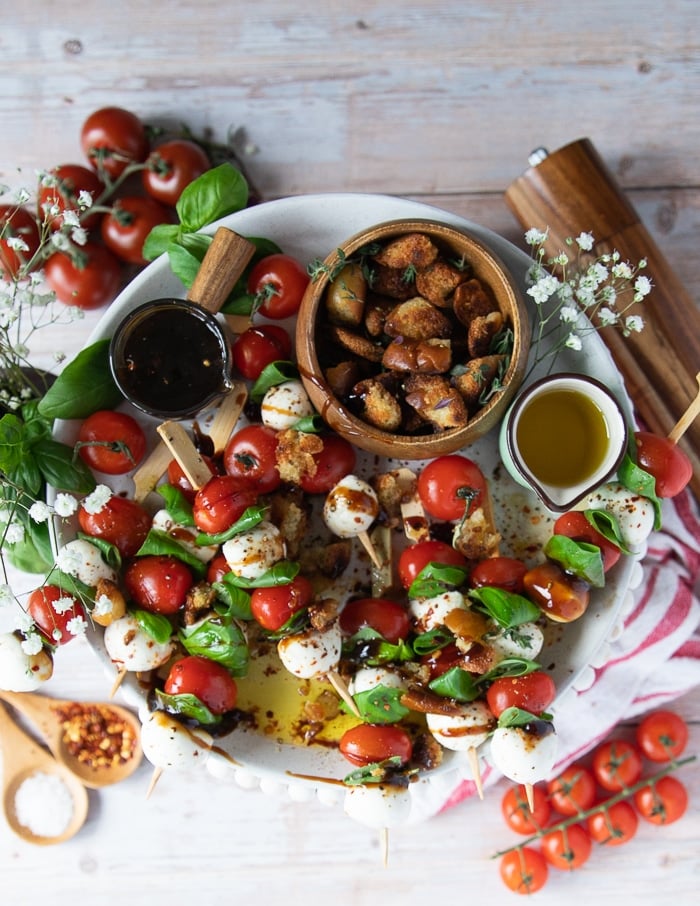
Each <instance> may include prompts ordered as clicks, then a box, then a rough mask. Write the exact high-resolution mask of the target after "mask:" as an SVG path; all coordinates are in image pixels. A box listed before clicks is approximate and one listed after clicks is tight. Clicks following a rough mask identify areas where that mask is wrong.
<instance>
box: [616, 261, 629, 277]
mask: <svg viewBox="0 0 700 906" xmlns="http://www.w3.org/2000/svg"><path fill="white" fill-rule="evenodd" d="M612 275H613V277H616V278H617V279H619V280H631V279H632V268H631V267H630V266H629V264H628V263H627V262H626V261H620V262H619V263H618V264H614V265H613V268H612Z"/></svg>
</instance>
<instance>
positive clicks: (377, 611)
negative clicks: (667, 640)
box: [338, 598, 411, 645]
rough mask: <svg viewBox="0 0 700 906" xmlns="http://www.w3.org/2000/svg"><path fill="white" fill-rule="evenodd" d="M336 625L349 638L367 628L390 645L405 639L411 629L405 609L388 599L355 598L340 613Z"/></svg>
mask: <svg viewBox="0 0 700 906" xmlns="http://www.w3.org/2000/svg"><path fill="white" fill-rule="evenodd" d="M338 624H339V626H340V628H341V630H342V631H343V632H344V633H345V634H346V635H349V636H352V635H355V633H356V632H359V630H360V629H363V628H364V627H365V626H369V627H370V628H371V629H374V631H375V632H378V633H379V635H380V636H381V637H382V638H383V639H386V641H387V642H391V643H392V645H395V644H397V642H399V641H401V640H402V639H405V638H406V637H407V636H408V633H409V632H410V629H411V621H410V619H409V616H408V614H407V613H406V609H405V608H404V607H403V606H402V605H401V604H399V602H398V601H393V600H391V599H390V598H355V599H353V600H351V601H348V602H347V604H346V605H345V607H343V609H342V610H341V612H340V617H339V619H338Z"/></svg>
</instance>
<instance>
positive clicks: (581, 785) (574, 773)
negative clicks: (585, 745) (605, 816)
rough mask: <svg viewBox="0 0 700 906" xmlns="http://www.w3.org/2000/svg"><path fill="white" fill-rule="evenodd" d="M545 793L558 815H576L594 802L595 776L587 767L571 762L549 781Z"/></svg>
mask: <svg viewBox="0 0 700 906" xmlns="http://www.w3.org/2000/svg"><path fill="white" fill-rule="evenodd" d="M547 793H548V795H549V800H550V802H551V803H552V806H553V807H554V808H555V809H556V810H557V811H558V812H559V814H560V815H578V814H579V813H580V812H585V811H586V809H589V808H590V807H591V806H592V805H593V803H594V802H595V797H596V786H595V778H594V777H593V774H591V772H590V771H589V770H588V769H587V768H584V767H582V766H581V765H578V764H572V765H569V767H568V768H564V770H563V771H562V772H561V774H559V776H557V777H555V778H554V780H550V781H549V783H548V784H547Z"/></svg>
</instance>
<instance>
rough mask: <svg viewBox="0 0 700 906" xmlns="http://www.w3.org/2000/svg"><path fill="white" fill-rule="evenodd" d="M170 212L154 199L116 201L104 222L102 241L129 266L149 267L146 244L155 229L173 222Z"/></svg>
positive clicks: (101, 228)
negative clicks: (144, 245) (145, 253)
mask: <svg viewBox="0 0 700 906" xmlns="http://www.w3.org/2000/svg"><path fill="white" fill-rule="evenodd" d="M170 220H171V217H170V213H169V211H168V209H167V208H164V207H163V205H162V204H160V202H158V201H156V200H155V199H153V198H138V197H135V196H125V197H124V198H120V199H119V200H118V201H116V202H115V204H114V207H113V208H112V210H111V211H110V213H109V214H106V215H105V217H104V218H103V220H102V224H101V226H100V231H101V235H102V241H103V242H104V244H105V245H106V246H107V248H108V249H110V251H112V252H114V254H115V255H116V256H117V257H118V258H119V259H121V260H122V261H126V262H127V263H128V264H146V263H147V262H146V259H145V258H144V257H143V244H144V242H145V241H146V237H147V236H148V234H149V233H150V232H151V230H152V229H153V227H156V226H159V225H160V224H161V223H169V222H170Z"/></svg>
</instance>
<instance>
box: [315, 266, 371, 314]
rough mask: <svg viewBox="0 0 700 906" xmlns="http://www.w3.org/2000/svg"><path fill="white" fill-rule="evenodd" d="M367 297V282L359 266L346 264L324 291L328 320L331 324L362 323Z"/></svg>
mask: <svg viewBox="0 0 700 906" xmlns="http://www.w3.org/2000/svg"><path fill="white" fill-rule="evenodd" d="M366 295H367V280H366V279H365V276H364V274H363V273H362V268H361V267H360V266H359V264H354V263H352V262H351V263H350V264H346V265H345V267H344V268H343V269H342V270H341V272H340V273H339V274H338V276H337V277H336V278H335V279H334V280H333V281H332V282H331V283H330V284H329V286H328V289H327V290H326V295H325V302H326V310H327V312H328V318H329V319H330V321H331V322H332V323H333V324H349V325H351V326H354V327H357V326H358V325H359V324H361V323H362V317H363V315H364V311H365V297H366Z"/></svg>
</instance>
